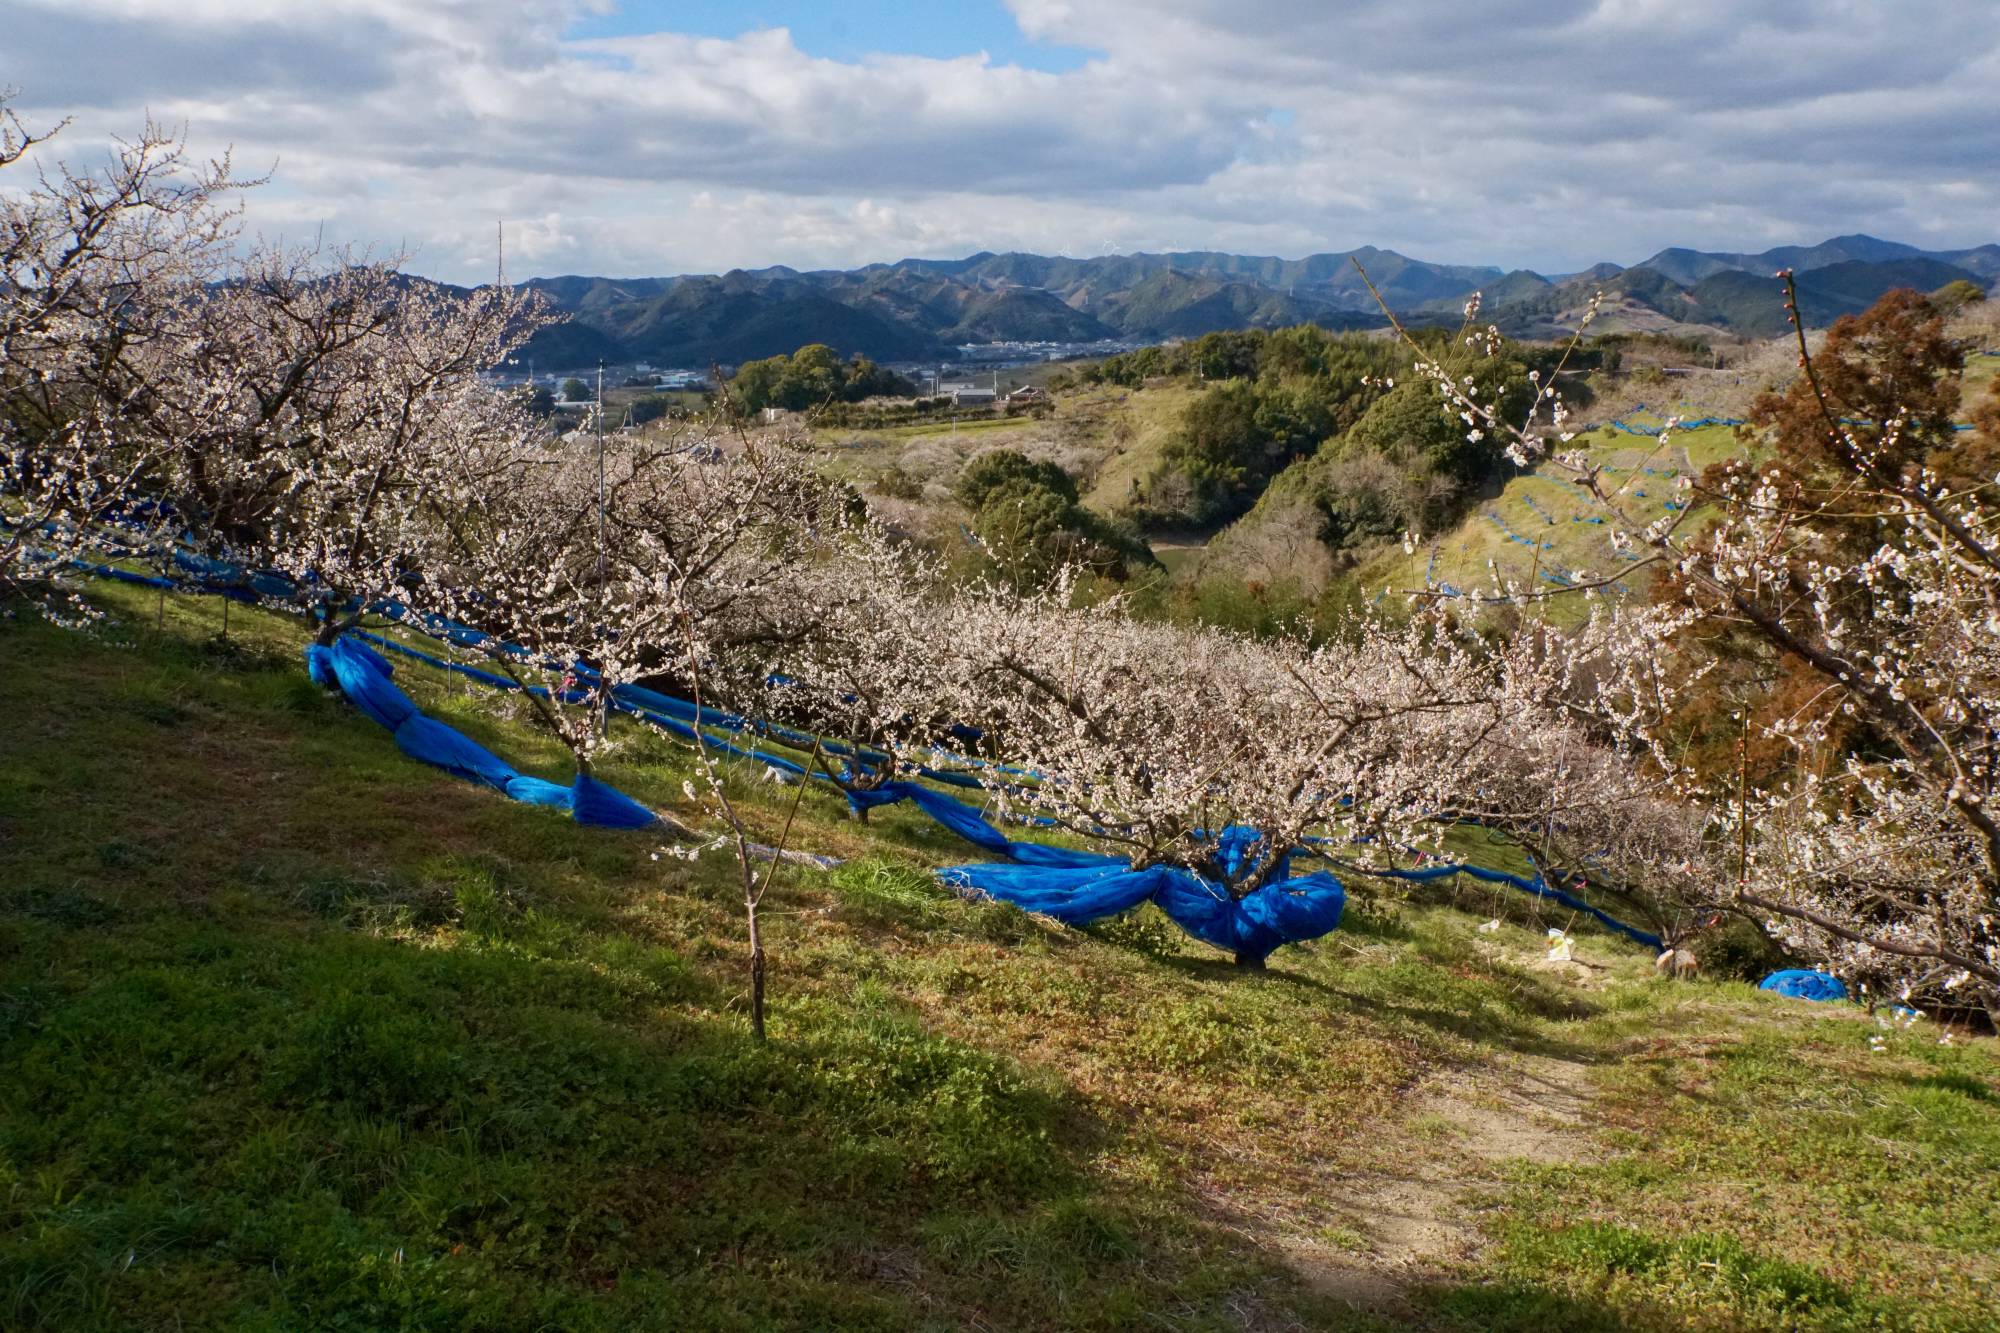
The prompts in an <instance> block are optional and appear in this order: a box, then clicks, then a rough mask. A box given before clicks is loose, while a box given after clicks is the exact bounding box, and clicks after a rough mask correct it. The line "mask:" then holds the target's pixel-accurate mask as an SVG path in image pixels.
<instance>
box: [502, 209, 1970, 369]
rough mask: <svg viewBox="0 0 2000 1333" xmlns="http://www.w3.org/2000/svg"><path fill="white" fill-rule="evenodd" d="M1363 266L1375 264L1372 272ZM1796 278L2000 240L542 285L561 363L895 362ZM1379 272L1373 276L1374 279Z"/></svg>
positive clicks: (1937, 281) (1855, 240)
mask: <svg viewBox="0 0 2000 1333" xmlns="http://www.w3.org/2000/svg"><path fill="white" fill-rule="evenodd" d="M1357 263H1358V265H1359V267H1357ZM1780 268H1790V269H1792V270H1794V271H1795V272H1796V273H1797V274H1798V275H1799V277H1798V284H1799V295H1800V308H1801V310H1802V311H1803V313H1804V314H1805V317H1806V320H1807V322H1808V323H1809V324H1825V323H1829V322H1831V321H1832V320H1833V319H1835V318H1837V317H1838V316H1840V315H1842V314H1846V313H1849V312H1852V311H1858V310H1862V309H1865V308H1867V307H1868V306H1869V305H1871V304H1873V303H1874V301H1875V300H1876V299H1877V298H1879V297H1880V296H1881V295H1882V293H1883V292H1886V291H1888V290H1890V289H1892V288H1895V287H1915V288H1918V289H1919V290H1923V291H1932V290H1935V289H1937V288H1939V287H1942V286H1944V285H1945V284H1946V283H1949V282H1953V281H1956V280H1964V281H1969V282H1973V283H1976V284H1978V285H1979V286H1981V287H1989V286H1991V285H1992V284H1993V283H1994V282H1995V281H2000V245H1982V246H1979V247H1977V248H1974V249H1968V250H1947V251H1929V250H1921V249H1918V248H1917V247H1915V246H1911V245H1903V244H1900V243H1898V242H1895V241H1884V240H1878V239H1876V238H1875V237H1872V236H1860V235H1855V236H1836V237H1834V238H1833V239H1832V240H1829V241H1823V242H1821V243H1820V244H1818V245H1813V246H1796V245H1788V246H1779V247H1777V248H1775V249H1771V250H1765V251H1762V252H1760V253H1757V254H1734V253H1724V252H1711V251H1701V250H1688V249H1681V248H1671V249H1666V250H1662V251H1660V252H1659V253H1658V254H1656V255H1654V256H1652V257H1651V258H1650V259H1647V260H1645V261H1644V262H1642V263H1639V264H1634V265H1632V266H1631V267H1629V268H1626V267H1621V266H1619V265H1617V264H1598V265H1596V266H1595V267H1593V268H1590V269H1587V270H1585V271H1583V272H1581V273H1573V274H1559V275H1553V276H1545V275H1543V274H1539V273H1533V272H1530V271H1528V270H1526V269H1517V270H1514V271H1512V272H1508V271H1504V270H1502V269H1499V268H1494V267H1482V266H1476V265H1464V264H1433V263H1427V262H1425V261H1423V260H1418V259H1411V258H1408V257H1406V256H1404V255H1400V254H1397V253H1396V252H1394V251H1393V250H1378V249H1376V248H1374V247H1372V246H1368V247H1364V248H1362V249H1359V250H1351V251H1344V252H1341V253H1338V254H1319V255H1310V256H1307V257H1306V258H1304V259H1276V258H1270V257H1263V256H1255V255H1233V254H1222V253H1218V252H1213V251H1182V252H1175V253H1169V254H1128V255H1104V256H1099V257H1096V258H1090V259H1072V258H1069V257H1066V256H1050V255H1034V254H1019V253H1014V254H990V253H981V254H976V255H972V256H969V257H968V258H965V259H947V260H939V259H905V260H902V261H900V262H898V263H894V264H871V265H868V266H867V267H865V268H858V269H850V270H831V269H828V270H819V271H814V272H801V271H799V270H797V269H792V268H784V267H777V268H765V269H756V270H742V269H738V270H735V271H732V272H729V273H725V274H722V275H720V276H716V275H687V276H681V277H670V278H592V277H558V278H536V279H533V280H531V281H529V282H527V283H525V284H522V285H523V286H525V287H529V288H532V289H534V290H536V291H539V292H541V293H542V294H543V296H544V297H545V298H546V299H547V300H548V301H549V302H550V303H551V304H552V305H553V306H554V307H555V308H556V309H557V310H559V311H562V312H564V313H566V314H568V315H569V316H570V318H569V320H568V321H567V322H565V323H563V324H560V325H557V326H555V327H554V328H550V329H546V330H544V331H543V332H541V333H540V334H538V335H537V336H536V338H535V340H534V341H533V342H532V343H531V344H530V345H529V348H528V355H529V356H530V357H532V358H533V359H534V360H536V361H537V362H538V363H539V364H541V365H542V366H543V367H544V368H557V369H560V368H567V367H572V366H582V365H586V364H588V363H590V362H592V361H596V360H598V359H603V360H607V361H615V362H630V361H648V362H653V363H656V364H664V365H683V366H697V367H698V366H704V365H707V364H709V363H710V362H720V363H723V364H734V363H737V362H740V361H744V360H749V359H752V358H755V357H763V356H772V355H776V354H778V353H783V352H791V351H793V350H795V349H797V348H799V347H801V346H804V345H806V344H808V343H826V344H828V345H830V346H832V347H834V348H836V349H837V350H839V351H841V352H843V353H849V354H857V353H858V354H861V355H865V356H869V357H872V358H874V359H875V360H878V361H892V362H912V361H926V360H940V359H944V358H948V357H950V356H951V355H952V354H953V351H952V349H954V348H956V347H958V346H960V345H962V344H971V343H993V342H1059V343H1089V342H1097V341H1105V340H1113V339H1124V340H1130V341H1136V342H1157V341H1161V340H1164V339H1169V338H1176V337H1195V336H1198V335H1200V334H1203V333H1209V332H1213V331H1216V330H1222V329H1242V328H1280V327H1284V326H1286V325H1290V324H1300V323H1308V322H1310V323H1316V324H1320V325H1324V326H1326V327H1328V328H1336V329H1349V328H1368V327H1373V326H1377V325H1380V324H1382V323H1384V322H1385V321H1384V319H1383V316H1382V313H1381V307H1380V305H1379V304H1378V303H1377V301H1376V298H1375V296H1374V294H1372V293H1371V292H1370V291H1369V290H1368V282H1370V281H1372V282H1373V283H1374V285H1375V288H1376V290H1377V291H1379V292H1380V293H1381V297H1382V301H1383V302H1386V303H1387V305H1388V306H1389V308H1390V309H1391V310H1393V311H1394V312H1395V313H1396V314H1397V316H1398V317H1399V318H1402V319H1406V320H1408V321H1411V322H1416V323H1425V322H1430V323H1436V322H1456V321H1457V320H1458V319H1459V318H1460V315H1461V311H1462V308H1463V305H1464V303H1465V301H1466V300H1467V299H1468V298H1469V297H1470V296H1471V294H1472V293H1473V292H1475V291H1477V292H1479V293H1480V294H1481V298H1482V308H1481V319H1482V320H1484V321H1487V322H1491V323H1494V324H1497V325H1499V327H1500V328H1501V329H1502V331H1504V332H1507V333H1510V334H1514V335H1517V336H1524V337H1550V336H1557V335H1559V334H1561V333H1563V332H1566V331H1567V330H1569V329H1571V328H1574V327H1575V325H1576V322H1577V321H1578V319H1580V318H1581V316H1582V313H1583V311H1584V310H1585V309H1586V308H1587V307H1588V305H1589V303H1590V301H1591V299H1592V297H1593V294H1595V293H1600V292H1601V293H1602V294H1603V301H1602V308H1601V311H1600V315H1599V321H1598V323H1597V324H1596V325H1595V326H1594V327H1595V328H1596V329H1598V330H1600V331H1606V332H1609V331H1617V330H1621V329H1622V330H1657V331H1676V330H1679V331H1685V330H1688V329H1719V330H1724V331H1727V332H1730V333H1735V334H1741V335H1744V336H1748V337H1769V336H1772V335H1775V334H1777V333H1780V332H1782V331H1783V330H1784V328H1785V312H1784V308H1783V298H1782V297H1781V295H1780V294H1779V289H1778V285H1777V283H1776V282H1775V281H1773V279H1772V275H1773V273H1774V272H1775V271H1776V270H1777V269H1780ZM1362 270H1365V271H1366V274H1367V280H1366V281H1364V279H1363V276H1362Z"/></svg>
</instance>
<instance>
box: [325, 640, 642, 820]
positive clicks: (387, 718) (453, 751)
mask: <svg viewBox="0 0 2000 1333" xmlns="http://www.w3.org/2000/svg"><path fill="white" fill-rule="evenodd" d="M306 670H307V672H308V673H310V674H311V676H312V678H313V679H314V680H315V681H317V682H319V683H320V684H322V685H326V686H330V687H332V688H335V689H338V690H339V691H340V692H341V693H342V694H343V695H345V696H346V697H347V701H348V702H349V703H351V704H353V705H354V706H355V708H356V709H358V710H360V711H361V712H362V713H363V714H365V715H366V716H367V717H368V718H369V719H370V720H371V721H373V722H375V723H376V724H377V725H379V726H382V727H384V728H386V729H387V730H388V731H389V732H390V733H391V734H393V735H394V736H395V738H396V748H398V749H399V750H401V751H402V752H403V753H404V754H406V755H408V756H410V758H412V759H415V760H418V761H419V762H421V763H426V764H429V765H431V766H432V767H434V768H441V769H443V770H444V771H445V772H447V773H451V774H453V775H455V776H457V777H461V778H464V779H466V780H467V781H468V782H477V783H480V784H481V785H483V786H487V787H491V788H493V789H494V790H495V791H499V792H503V793H505V794H506V795H507V796H509V797H512V798H513V799H514V800H517V801H522V802H525V803H527V804H529V805H546V806H559V807H563V808H566V809H567V810H569V812H570V815H571V817H572V818H574V819H575V820H576V822H577V823H579V824H593V825H598V826H601V827H605V828H644V827H646V826H647V825H649V824H652V823H654V822H656V821H657V819H658V818H659V817H658V816H657V815H655V814H654V813H653V812H652V811H650V810H648V809H646V807H644V806H642V805H640V804H639V803H638V802H637V801H634V800H633V799H632V798H631V797H629V796H626V795H625V794H624V793H623V792H619V791H616V790H614V789H612V788H610V787H607V786H605V785H604V784H603V783H601V782H599V781H597V780H596V779H594V778H591V777H588V776H586V775H584V774H578V775H577V778H576V781H575V783H573V784H572V785H571V786H568V787H563V786H560V785H558V784H556V783H553V782H549V781H546V780H544V779H542V778H536V777H529V776H527V775H526V774H523V773H519V772H516V771H515V769H514V767H513V766H512V765H511V764H509V763H507V761H506V760H504V759H502V758H500V756H498V755H496V754H494V753H493V752H492V751H491V750H488V749H487V748H486V747H485V746H483V745H480V744H479V743H478V742H477V741H474V740H472V739H471V738H470V737H468V736H466V735H464V734H463V733H461V732H458V731H455V730H453V729H452V728H450V727H448V726H446V725H445V724H444V723H442V722H439V721H438V720H437V719H435V718H431V717H426V716H425V715H424V713H423V711H422V710H421V709H419V708H418V707H417V705H416V703H415V701H414V700H412V699H411V698H410V696H409V695H407V694H405V693H403V691H402V689H401V688H400V687H398V686H397V684H396V683H395V681H394V680H393V679H392V678H391V677H392V676H393V675H394V672H395V668H393V667H392V666H390V665H389V663H388V661H387V660H386V659H384V658H383V657H382V655H381V654H380V653H377V652H376V651H375V650H374V649H372V648H370V647H369V646H368V645H367V644H365V643H359V642H356V641H355V640H354V639H352V638H341V639H337V640H335V642H334V643H333V645H332V646H331V647H321V646H320V645H318V644H314V645H312V646H311V647H308V648H307V649H306ZM482 674H484V673H482Z"/></svg>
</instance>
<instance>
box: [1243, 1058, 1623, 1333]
mask: <svg viewBox="0 0 2000 1333" xmlns="http://www.w3.org/2000/svg"><path fill="white" fill-rule="evenodd" d="M1589 1080H1590V1071H1589V1067H1588V1066H1587V1065H1584V1064H1581V1063H1578V1062H1575V1061H1570V1060H1562V1059H1555V1058H1552V1057H1548V1056H1527V1055H1517V1056H1510V1057H1509V1058H1507V1059H1506V1060H1505V1061H1503V1062H1500V1063H1497V1064H1495V1065H1492V1066H1488V1067H1486V1068H1482V1069H1477V1070H1451V1071H1448V1072H1446V1073H1444V1074H1442V1075H1439V1076H1438V1077H1436V1078H1435V1079H1433V1080H1432V1081H1430V1082H1429V1083H1428V1084H1426V1085H1425V1086H1423V1087H1422V1088H1420V1089H1419V1090H1418V1091H1417V1092H1416V1093H1415V1094H1414V1096H1413V1098H1412V1100H1411V1102H1410V1104H1409V1111H1408V1114H1407V1115H1406V1116H1405V1117H1404V1118H1403V1120H1402V1122H1401V1123H1400V1124H1399V1125H1398V1126H1396V1128H1395V1129H1394V1130H1393V1131H1392V1132H1391V1133H1390V1134H1389V1135H1387V1136H1386V1137H1385V1138H1384V1139H1383V1140H1382V1141H1381V1143H1380V1144H1379V1145H1378V1147H1377V1150H1376V1157H1375V1168H1376V1169H1372V1170H1370V1171H1368V1172H1365V1173H1359V1174H1355V1175H1351V1176H1348V1177H1346V1178H1344V1179H1343V1180H1342V1181H1341V1182H1340V1183H1339V1185H1338V1186H1337V1188H1336V1190H1335V1192H1334V1193H1333V1194H1332V1195H1331V1196H1330V1197H1328V1198H1326V1199H1325V1200H1324V1202H1325V1205H1326V1208H1327V1211H1328V1212H1329V1213H1331V1214H1333V1215H1334V1216H1336V1217H1338V1218H1340V1219H1341V1224H1340V1225H1339V1226H1337V1227H1335V1228H1333V1229H1331V1231H1330V1232H1328V1231H1322V1233H1321V1234H1319V1235H1314V1236H1303V1235H1289V1236H1283V1237H1280V1238H1278V1242H1277V1243H1278V1245H1279V1246H1280V1248H1281V1250H1282V1252H1283V1254H1284V1257H1285V1260H1286V1262H1287V1263H1289V1264H1290V1265H1291V1266H1292V1267H1293V1268H1294V1269H1296V1270H1297V1271H1298V1273H1299V1275H1300V1276H1301V1277H1303V1278H1305V1279H1306V1281H1308V1282H1309V1283H1311V1284H1312V1285H1313V1286H1314V1287H1316V1288H1318V1289H1319V1290H1321V1291H1323V1292H1325V1293H1326V1294H1328V1295H1331V1296H1334V1297H1336V1298H1337V1299H1340V1300H1342V1301H1344V1302H1346V1303H1347V1304H1349V1305H1351V1306H1353V1307H1354V1308H1356V1309H1359V1310H1368V1311H1373V1312H1375V1313H1378V1314H1395V1313H1398V1312H1400V1311H1402V1310H1404V1309H1405V1308H1406V1306H1405V1301H1404V1295H1405V1292H1406V1291H1407V1290H1408V1289H1409V1288H1410V1287H1411V1286H1413V1285H1414V1284H1416V1283H1417V1282H1420V1281H1423V1280H1425V1279H1426V1278H1429V1277H1432V1276H1435V1275H1437V1274H1439V1273H1441V1272H1442V1271H1444V1270H1446V1269H1449V1268H1453V1267H1456V1266H1458V1265H1460V1264H1462V1263H1464V1262H1465V1261H1467V1260H1469V1259H1471V1258H1473V1257H1475V1256H1476V1255H1477V1254H1478V1253H1479V1250H1480V1248H1481V1246H1482V1244H1483V1238H1482V1236H1481V1234H1480V1231H1479V1228H1478V1225H1477V1223H1476V1221H1475V1215H1476V1214H1477V1213H1478V1212H1479V1211H1480V1209H1482V1208H1484V1207H1489V1206H1491V1204H1492V1201H1493V1200H1494V1198H1495V1196H1496V1195H1497V1193H1498V1172H1497V1170H1496V1168H1498V1167H1500V1166H1502V1165H1504V1164H1505V1163H1508V1162H1512V1161H1528V1162H1540V1163H1553V1162H1568V1161H1577V1160H1580V1159H1587V1158H1588V1157H1590V1156H1591V1155H1592V1154H1593V1152H1594V1151H1595V1149H1594V1148H1593V1146H1592V1143H1591V1140H1590V1137H1589V1136H1588V1134H1586V1133H1585V1132H1584V1131H1583V1121H1584V1115H1585V1111H1586V1109H1587V1107H1588V1105H1589V1100H1590V1097H1589V1091H1588V1089H1589V1086H1590V1083H1589Z"/></svg>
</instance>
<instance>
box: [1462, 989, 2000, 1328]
mask: <svg viewBox="0 0 2000 1333" xmlns="http://www.w3.org/2000/svg"><path fill="white" fill-rule="evenodd" d="M1704 990H1705V991H1706V993H1704V992H1703V991H1696V992H1693V994H1694V996H1696V997H1697V998H1692V999H1685V1000H1683V1002H1681V1003H1680V1004H1677V1005H1674V1006H1672V1007H1670V1008H1667V1009H1664V1010H1661V1011H1656V1012H1650V1013H1643V1014H1641V1013H1634V1014H1632V1015H1629V1016H1627V1017H1626V1018H1625V1019H1624V1020H1622V1022H1620V1023H1617V1024H1607V1025H1606V1032H1605V1038H1606V1040H1608V1041H1613V1042H1615V1046H1614V1049H1617V1050H1619V1051H1620V1052H1621V1058H1620V1059H1619V1060H1618V1061H1617V1062H1616V1063H1614V1064H1611V1065H1609V1066H1608V1067H1607V1068H1606V1069H1605V1071H1604V1076H1603V1079H1602V1081H1601V1093H1600V1098H1599V1102H1598V1109H1599V1114H1600V1115H1601V1116H1602V1118H1603V1121H1604V1131H1603V1135H1602V1137H1603V1141H1604V1143H1605V1144H1606V1146H1607V1149H1608V1150H1609V1151H1608V1155H1607V1157H1606V1159H1605V1160H1604V1161H1601V1162H1594V1163H1587V1164H1578V1165H1573V1166H1571V1165H1564V1166H1555V1167H1541V1168H1523V1169H1522V1170H1520V1171H1519V1173H1518V1175H1517V1180H1516V1184H1515V1190H1514V1197H1513V1199H1512V1200H1511V1202H1510V1206H1509V1208H1508V1210H1507V1212H1506V1215H1505V1216H1504V1217H1503V1218H1502V1219H1500V1220H1498V1221H1497V1222H1496V1224H1495V1229H1496V1232H1497V1235H1498V1237H1499V1241H1500V1245H1499V1252H1498V1254H1497V1256H1496V1260H1497V1262H1496V1267H1497V1268H1498V1270H1499V1272H1498V1278H1499V1281H1497V1282H1496V1283H1494V1284H1493V1286H1492V1288H1491V1289H1489V1290H1487V1291H1484V1292H1468V1291H1462V1290H1461V1291H1458V1292H1455V1293H1452V1294H1451V1296H1450V1297H1449V1298H1448V1299H1447V1300H1446V1301H1445V1304H1446V1306H1447V1308H1451V1309H1454V1310H1457V1311H1459V1312H1461V1313H1465V1314H1468V1315H1473V1316H1476V1318H1478V1319H1479V1320H1483V1321H1484V1322H1485V1323H1486V1325H1487V1326H1489V1327H1494V1328H1520V1329H1528V1328H1541V1327H1547V1326H1548V1324H1547V1322H1546V1317H1545V1311H1546V1310H1547V1309H1548V1308H1549V1303H1550V1302H1555V1303H1557V1304H1558V1305H1561V1304H1565V1303H1567V1304H1581V1305H1588V1306H1592V1307H1595V1308H1598V1309H1601V1310H1603V1311H1604V1312H1605V1314H1606V1315H1607V1318H1606V1319H1605V1320H1604V1321H1603V1323H1602V1326H1603V1327H1607V1328H1610V1327H1614V1326H1616V1325H1617V1324H1618V1323H1620V1322H1623V1323H1624V1326H1625V1327H1631V1326H1632V1324H1633V1322H1634V1321H1637V1322H1639V1323H1640V1324H1641V1325H1642V1326H1643V1325H1644V1324H1645V1323H1646V1321H1649V1320H1651V1321H1657V1322H1658V1323H1660V1324H1663V1325H1669V1326H1676V1327H1695V1328H1737V1327H1749V1326H1756V1327H1767V1328H1812V1329H1860V1328H1896V1329H1917V1330H1927V1329H1971V1328H1980V1327H1990V1326H1991V1312H1992V1311H1993V1310H1994V1309H1995V1308H2000V1065H1996V1061H1995V1059H1994V1055H1993V1052H1992V1050H1991V1042H1990V1040H1989V1041H1987V1042H1984V1043H1977V1044H1975V1045H1974V1046H1973V1047H1972V1048H1968V1047H1967V1046H1965V1045H1962V1044H1961V1045H1954V1046H1940V1045H1938V1044H1937V1033H1936V1032H1934V1031H1926V1030H1925V1029H1926V1028H1927V1027H1928V1026H1930V1025H1927V1024H1919V1025H1917V1027H1916V1028H1915V1029H1914V1030H1912V1031H1910V1032H1907V1033H1904V1032H1897V1031H1895V1030H1893V1029H1878V1028H1877V1027H1875V1026H1874V1025H1872V1024H1870V1023H1868V1022H1866V1021H1865V1020H1849V1021H1834V1020H1837V1019H1838V1018H1839V1017H1840V1016H1841V1015H1840V1013H1839V1011H1827V1010H1824V1009H1822V1008H1820V1007H1818V1006H1811V1007H1807V1006H1800V1005H1786V1004H1782V1003H1779V1002H1775V1001H1771V1000H1768V999H1766V998H1765V997H1762V996H1753V995H1751V994H1748V993H1744V992H1747V988H1736V987H1717V988H1704ZM1732 992H1734V993H1732ZM1871 1035H1877V1036H1880V1037H1882V1039H1883V1041H1884V1043H1885V1046H1886V1049H1885V1050H1883V1051H1881V1052H1876V1051H1872V1050H1871V1049H1870V1048H1869V1043H1868V1038H1869V1037H1870V1036H1871ZM1961 1040H1962V1039H1961ZM1981 1047H1983V1049H1981ZM1586 1326H1592V1325H1586Z"/></svg>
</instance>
